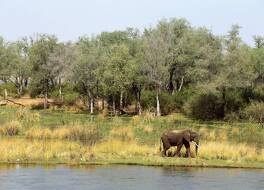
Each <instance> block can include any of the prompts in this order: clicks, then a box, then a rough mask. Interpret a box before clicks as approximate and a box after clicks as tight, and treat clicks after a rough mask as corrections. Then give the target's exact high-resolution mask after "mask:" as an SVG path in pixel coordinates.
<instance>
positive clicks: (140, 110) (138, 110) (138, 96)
mask: <svg viewBox="0 0 264 190" xmlns="http://www.w3.org/2000/svg"><path fill="white" fill-rule="evenodd" d="M140 99H141V98H140V91H138V93H137V106H136V107H137V114H138V115H142V109H141V104H140Z"/></svg>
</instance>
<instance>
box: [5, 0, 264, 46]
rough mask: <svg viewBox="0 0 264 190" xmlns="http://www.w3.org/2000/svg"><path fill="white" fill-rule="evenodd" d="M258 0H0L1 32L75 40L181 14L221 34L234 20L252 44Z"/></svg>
mask: <svg viewBox="0 0 264 190" xmlns="http://www.w3.org/2000/svg"><path fill="white" fill-rule="evenodd" d="M263 7H264V1H263V0H0V36H2V37H4V39H5V40H7V41H14V40H18V39H20V38H22V37H24V36H32V35H35V34H37V33H47V34H54V35H56V36H57V37H58V38H59V40H60V41H76V40H78V38H79V37H80V36H82V35H88V36H90V35H96V34H99V33H100V32H102V31H113V30H123V29H126V28H127V27H136V28H139V29H140V30H143V28H144V27H149V26H154V25H155V24H156V23H157V22H158V21H159V20H161V19H164V18H167V19H169V18H172V17H176V18H186V19H187V20H188V21H189V22H190V23H191V25H192V26H195V27H200V26H203V27H207V28H208V29H210V30H212V32H213V33H214V34H217V35H225V34H227V32H228V31H229V29H230V27H231V25H232V24H239V25H240V26H241V27H242V28H241V33H240V34H241V37H242V39H243V40H244V41H245V42H246V43H248V44H249V45H253V44H254V42H253V38H252V36H253V35H262V36H264V24H263V23H262V22H263V19H264V11H263Z"/></svg>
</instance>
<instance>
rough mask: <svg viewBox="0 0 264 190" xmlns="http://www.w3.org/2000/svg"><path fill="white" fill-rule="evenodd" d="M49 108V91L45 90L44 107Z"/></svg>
mask: <svg viewBox="0 0 264 190" xmlns="http://www.w3.org/2000/svg"><path fill="white" fill-rule="evenodd" d="M47 108H48V91H47V90H46V91H45V99H44V109H47Z"/></svg>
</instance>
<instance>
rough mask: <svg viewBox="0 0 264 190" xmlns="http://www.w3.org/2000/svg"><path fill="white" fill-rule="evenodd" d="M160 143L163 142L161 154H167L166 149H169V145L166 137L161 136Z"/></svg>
mask: <svg viewBox="0 0 264 190" xmlns="http://www.w3.org/2000/svg"><path fill="white" fill-rule="evenodd" d="M161 140H162V144H163V151H162V152H161V155H162V156H163V157H164V156H166V154H167V150H169V149H170V147H171V145H170V142H169V141H168V139H167V138H164V137H161Z"/></svg>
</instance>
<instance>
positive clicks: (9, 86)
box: [0, 82, 18, 97]
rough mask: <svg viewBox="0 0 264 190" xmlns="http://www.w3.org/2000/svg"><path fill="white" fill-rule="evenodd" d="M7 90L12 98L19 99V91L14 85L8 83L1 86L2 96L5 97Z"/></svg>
mask: <svg viewBox="0 0 264 190" xmlns="http://www.w3.org/2000/svg"><path fill="white" fill-rule="evenodd" d="M5 89H6V90H7V95H8V96H11V97H17V96H18V94H17V89H16V86H15V84H14V83H11V82H6V83H3V84H1V85H0V93H1V96H4V93H5Z"/></svg>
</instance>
